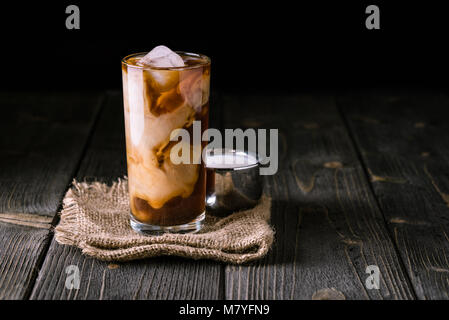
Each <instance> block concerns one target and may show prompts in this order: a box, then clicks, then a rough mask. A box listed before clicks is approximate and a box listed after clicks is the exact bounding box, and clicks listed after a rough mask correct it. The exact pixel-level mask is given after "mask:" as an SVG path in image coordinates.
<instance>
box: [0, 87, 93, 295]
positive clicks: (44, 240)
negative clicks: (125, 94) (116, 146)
mask: <svg viewBox="0 0 449 320" xmlns="http://www.w3.org/2000/svg"><path fill="white" fill-rule="evenodd" d="M100 101H101V99H100V96H99V95H94V94H88V95H80V94H69V93H60V94H43V93H1V94H0V104H1V107H2V117H1V118H0V153H1V156H0V168H1V170H0V299H21V298H26V297H28V296H29V294H30V292H31V288H32V285H33V284H34V280H35V279H36V276H37V270H38V268H39V266H40V263H41V262H42V259H43V256H44V254H45V253H46V250H47V248H48V244H49V238H50V228H51V222H52V220H53V216H54V215H55V214H56V212H57V210H58V207H59V204H60V202H61V200H62V196H63V194H64V193H65V191H66V188H67V186H68V184H69V183H70V181H71V179H72V176H73V173H74V172H75V171H76V169H77V166H78V163H79V160H80V158H81V154H82V152H83V149H84V146H85V144H86V141H87V139H88V136H89V132H90V130H91V127H92V126H93V123H94V119H95V116H96V114H97V112H98V110H99V108H100Z"/></svg>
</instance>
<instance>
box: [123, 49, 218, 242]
mask: <svg viewBox="0 0 449 320" xmlns="http://www.w3.org/2000/svg"><path fill="white" fill-rule="evenodd" d="M122 74H123V99H124V113H125V133H126V154H127V165H128V184H129V197H130V198H129V202H130V210H131V226H132V227H133V228H134V229H135V230H137V231H140V232H146V233H160V232H192V231H197V230H199V229H200V228H201V225H202V221H203V219H204V212H205V197H206V194H205V193H206V169H205V166H204V163H203V162H202V160H201V161H199V162H198V161H197V162H196V161H193V159H191V160H192V161H188V162H186V163H178V164H175V163H174V162H173V161H172V159H171V157H170V154H171V150H172V148H174V146H175V145H176V144H177V143H180V142H179V141H171V139H170V136H171V134H172V132H173V131H174V130H177V129H186V130H187V131H188V132H189V133H190V136H191V137H192V140H191V141H190V145H189V146H187V147H188V148H190V151H191V155H190V156H191V157H193V156H194V155H195V154H198V152H195V150H194V149H195V148H198V146H195V145H194V143H193V134H192V128H193V123H194V121H200V122H201V135H202V133H203V131H205V130H206V129H207V128H208V117H209V80H210V60H209V58H208V57H206V56H204V55H200V54H192V53H185V52H173V51H171V50H170V49H168V48H167V47H163V46H159V47H156V48H155V49H153V50H152V51H150V52H149V53H138V54H133V55H130V56H127V57H125V58H124V59H123V61H122ZM199 147H200V148H204V147H205V145H201V144H200V146H199ZM183 150H185V149H183ZM175 162H176V161H175Z"/></svg>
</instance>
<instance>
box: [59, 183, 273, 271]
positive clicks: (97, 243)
mask: <svg viewBox="0 0 449 320" xmlns="http://www.w3.org/2000/svg"><path fill="white" fill-rule="evenodd" d="M270 207H271V200H270V199H269V198H268V197H263V198H262V200H261V201H260V203H259V204H258V205H257V206H256V207H254V208H253V209H250V210H246V211H240V212H236V213H233V214H231V215H229V216H227V217H224V218H217V217H212V216H209V215H208V216H207V217H206V223H205V227H203V229H202V230H201V231H200V232H199V233H196V234H172V233H167V234H163V235H160V236H146V235H145V236H144V235H140V234H138V233H136V232H135V231H134V230H132V229H131V226H130V223H129V217H130V216H129V199H128V182H127V180H126V179H119V180H118V181H117V182H115V183H113V184H112V186H108V185H106V184H103V183H99V182H94V183H86V182H77V181H74V182H73V186H72V187H71V188H70V189H69V191H68V192H67V194H66V195H65V197H64V201H63V210H62V211H61V219H60V222H59V224H58V225H57V226H56V228H55V238H56V241H57V242H59V243H61V244H68V245H73V246H77V247H79V248H81V249H82V252H83V253H84V254H87V255H89V256H92V257H95V258H98V259H100V260H105V261H127V260H135V259H141V258H147V257H155V256H160V255H175V256H182V257H188V258H193V259H213V260H218V261H223V262H227V263H236V264H240V263H244V262H247V261H251V260H255V259H258V258H261V257H263V256H265V254H266V253H267V252H268V250H269V249H270V247H271V244H272V242H273V237H274V231H273V229H272V228H271V227H270V225H269V224H268V220H269V218H270Z"/></svg>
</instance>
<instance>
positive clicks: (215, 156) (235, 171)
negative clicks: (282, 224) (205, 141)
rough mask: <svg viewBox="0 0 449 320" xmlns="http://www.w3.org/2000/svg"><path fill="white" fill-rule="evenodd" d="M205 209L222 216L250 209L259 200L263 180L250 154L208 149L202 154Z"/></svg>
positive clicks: (253, 156)
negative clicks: (204, 172) (204, 167)
mask: <svg viewBox="0 0 449 320" xmlns="http://www.w3.org/2000/svg"><path fill="white" fill-rule="evenodd" d="M205 162H206V168H207V189H206V208H207V211H208V212H209V213H212V214H214V215H226V214H230V213H232V212H235V211H239V210H243V209H249V208H252V207H254V206H255V205H256V204H257V203H258V202H259V200H260V197H261V196H262V191H263V183H262V182H263V181H262V177H261V176H260V173H259V169H260V168H259V167H260V158H259V156H258V155H257V154H254V153H252V152H247V151H242V150H234V149H212V150H208V152H207V154H206V159H205Z"/></svg>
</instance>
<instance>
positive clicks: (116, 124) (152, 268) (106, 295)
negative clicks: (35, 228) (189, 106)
mask: <svg viewBox="0 0 449 320" xmlns="http://www.w3.org/2000/svg"><path fill="white" fill-rule="evenodd" d="M211 99H212V100H214V99H215V97H214V96H213V97H212V98H211ZM211 105H212V104H211ZM218 105H219V104H218V103H217V104H216V105H214V106H215V107H216V108H218ZM217 114H219V110H217ZM211 120H212V124H213V123H214V122H216V121H217V120H218V119H211ZM125 174H126V157H125V138H124V120H123V104H122V97H121V93H120V92H111V93H109V95H108V98H107V101H106V105H105V108H103V110H102V114H101V116H100V119H99V121H98V126H97V128H96V130H95V132H94V134H93V137H92V140H91V142H90V144H89V146H88V149H87V151H86V154H85V157H84V159H83V161H82V163H81V166H80V169H79V171H78V173H77V179H78V180H99V181H103V182H107V183H109V182H112V181H114V180H116V179H117V177H120V176H123V175H125ZM69 265H76V266H78V267H79V270H80V278H81V283H80V288H79V289H78V290H74V289H73V290H69V289H66V287H65V280H66V277H67V274H66V273H65V270H66V268H67V266H69ZM222 272H223V267H222V265H221V264H219V263H215V262H211V261H193V260H188V259H182V258H177V257H160V258H150V259H144V260H140V261H135V262H127V263H120V264H111V263H106V262H102V261H98V260H95V259H93V258H90V257H87V256H84V255H82V254H81V251H80V250H79V249H78V248H74V247H69V246H63V245H60V244H58V243H57V242H56V241H54V240H53V241H52V243H51V245H50V249H49V252H48V254H47V256H46V258H45V261H44V263H43V267H42V270H41V272H40V273H39V277H38V279H37V281H36V285H35V287H34V290H33V292H32V296H31V299H220V298H222V297H223V283H222V278H223V277H222Z"/></svg>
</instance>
